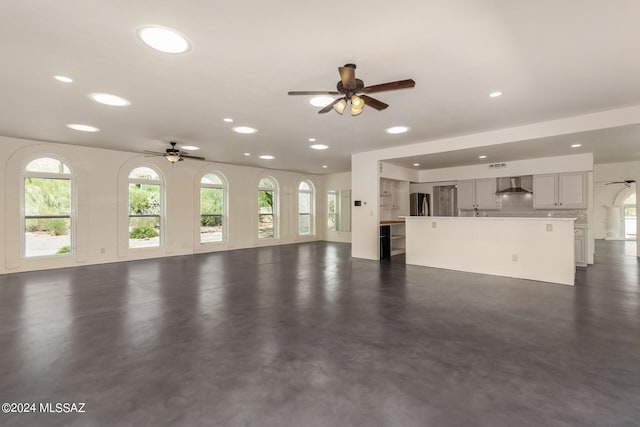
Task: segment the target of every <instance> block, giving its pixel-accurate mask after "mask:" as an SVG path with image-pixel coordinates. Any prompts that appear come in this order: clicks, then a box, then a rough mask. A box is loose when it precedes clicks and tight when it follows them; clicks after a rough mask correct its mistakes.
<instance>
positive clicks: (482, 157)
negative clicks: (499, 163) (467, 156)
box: [478, 154, 487, 159]
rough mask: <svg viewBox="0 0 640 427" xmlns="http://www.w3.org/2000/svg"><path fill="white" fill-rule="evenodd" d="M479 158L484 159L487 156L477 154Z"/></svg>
mask: <svg viewBox="0 0 640 427" xmlns="http://www.w3.org/2000/svg"><path fill="white" fill-rule="evenodd" d="M478 158H479V159H486V158H487V156H485V155H484V154H483V155H482V156H478Z"/></svg>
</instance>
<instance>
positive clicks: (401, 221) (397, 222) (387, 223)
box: [380, 219, 404, 225]
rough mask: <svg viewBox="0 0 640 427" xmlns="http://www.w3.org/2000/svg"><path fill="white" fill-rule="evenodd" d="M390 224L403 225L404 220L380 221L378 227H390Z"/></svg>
mask: <svg viewBox="0 0 640 427" xmlns="http://www.w3.org/2000/svg"><path fill="white" fill-rule="evenodd" d="M390 224H404V219H402V220H384V221H380V225H390Z"/></svg>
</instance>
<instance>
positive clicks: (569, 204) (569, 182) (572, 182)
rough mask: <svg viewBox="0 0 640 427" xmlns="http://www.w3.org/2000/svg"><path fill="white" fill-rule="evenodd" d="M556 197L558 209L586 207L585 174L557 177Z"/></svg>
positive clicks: (565, 174) (564, 174) (563, 174)
mask: <svg viewBox="0 0 640 427" xmlns="http://www.w3.org/2000/svg"><path fill="white" fill-rule="evenodd" d="M558 195H559V203H560V205H559V206H560V207H561V208H564V209H568V208H572V209H573V208H576V209H580V208H586V207H587V173H586V172H576V173H561V174H559V175H558Z"/></svg>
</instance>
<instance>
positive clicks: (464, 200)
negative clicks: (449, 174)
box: [457, 179, 476, 209]
mask: <svg viewBox="0 0 640 427" xmlns="http://www.w3.org/2000/svg"><path fill="white" fill-rule="evenodd" d="M457 187H458V189H457V195H458V196H457V197H458V209H473V208H475V207H476V181H475V180H474V179H471V180H467V181H458V183H457Z"/></svg>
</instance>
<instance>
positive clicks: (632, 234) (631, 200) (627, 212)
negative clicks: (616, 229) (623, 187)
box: [622, 191, 638, 240]
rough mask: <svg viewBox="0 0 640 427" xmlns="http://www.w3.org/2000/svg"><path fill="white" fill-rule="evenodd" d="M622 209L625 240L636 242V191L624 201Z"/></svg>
mask: <svg viewBox="0 0 640 427" xmlns="http://www.w3.org/2000/svg"><path fill="white" fill-rule="evenodd" d="M622 208H623V210H624V238H625V240H636V239H637V238H638V222H637V221H638V220H637V215H638V207H637V203H636V192H635V191H634V192H633V193H631V194H630V195H629V196H628V197H627V198H626V199H624V201H623V205H622Z"/></svg>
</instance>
